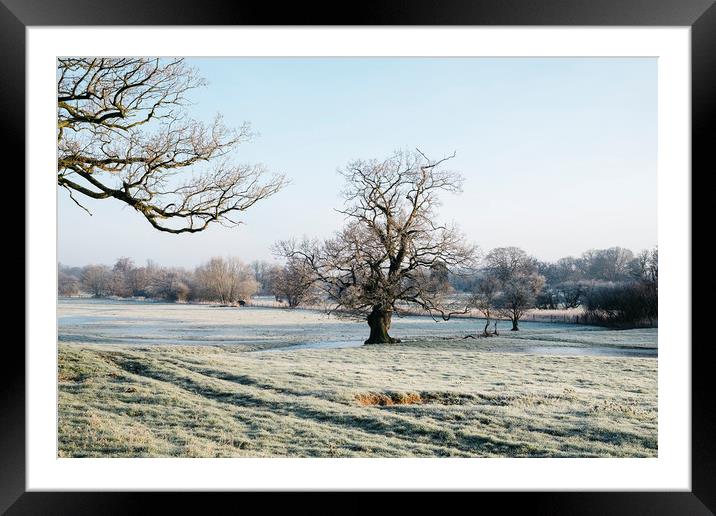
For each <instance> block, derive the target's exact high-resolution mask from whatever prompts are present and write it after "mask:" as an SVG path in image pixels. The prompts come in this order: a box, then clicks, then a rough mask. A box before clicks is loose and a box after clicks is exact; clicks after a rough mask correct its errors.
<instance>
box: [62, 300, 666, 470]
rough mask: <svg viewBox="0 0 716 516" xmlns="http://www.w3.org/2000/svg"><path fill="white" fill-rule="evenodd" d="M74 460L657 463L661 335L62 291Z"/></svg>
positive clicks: (67, 417) (68, 441) (69, 443)
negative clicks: (371, 328) (489, 331)
mask: <svg viewBox="0 0 716 516" xmlns="http://www.w3.org/2000/svg"><path fill="white" fill-rule="evenodd" d="M58 306H59V308H58V316H59V317H58V326H59V341H60V342H59V357H58V358H59V371H58V380H59V422H58V424H59V451H58V453H59V455H60V456H63V457H68V456H69V457H87V456H93V457H95V456H101V457H107V456H111V457H115V456H121V457H145V456H153V457H229V456H251V457H269V456H289V457H352V456H370V457H407V456H427V457H431V456H432V457H435V456H437V457H441V456H458V457H490V456H501V457H505V456H506V457H525V456H535V457H544V456H548V457H597V456H600V457H602V456H604V457H615V456H621V457H623V456H627V457H653V456H656V455H657V358H656V355H657V352H656V347H657V331H656V329H648V330H627V331H609V330H603V329H599V328H594V327H588V326H579V325H568V324H556V323H554V324H551V323H533V322H525V323H523V324H522V325H521V326H522V331H520V332H519V333H518V334H514V333H512V332H509V331H508V328H509V325H508V323H501V324H500V325H498V329H500V330H501V333H500V336H499V337H496V338H490V339H464V338H463V337H464V336H465V335H466V334H468V333H472V334H474V333H477V331H478V328H479V327H480V326H479V322H480V321H477V320H475V319H457V320H451V321H449V322H439V323H436V322H434V321H432V320H431V319H429V318H424V317H406V318H402V319H399V318H396V319H394V322H393V326H392V328H391V334H392V335H393V336H395V337H399V338H403V339H404V341H403V342H402V343H400V344H391V345H371V346H359V344H360V343H361V342H362V340H363V339H365V338H366V336H367V331H368V326H367V325H366V324H365V323H364V322H352V321H346V320H342V319H338V318H332V317H327V316H325V315H324V314H322V313H321V312H317V311H309V310H286V309H278V308H252V307H243V308H228V307H211V306H206V305H203V306H202V305H181V304H165V303H141V302H130V301H107V300H104V301H96V300H86V299H71V300H70V299H68V300H65V299H61V300H60V301H59V305H58Z"/></svg>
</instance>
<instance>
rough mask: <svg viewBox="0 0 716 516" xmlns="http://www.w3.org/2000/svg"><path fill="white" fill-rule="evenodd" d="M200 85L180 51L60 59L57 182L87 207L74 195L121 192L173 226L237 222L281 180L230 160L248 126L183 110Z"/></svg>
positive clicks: (152, 218) (158, 221)
mask: <svg viewBox="0 0 716 516" xmlns="http://www.w3.org/2000/svg"><path fill="white" fill-rule="evenodd" d="M204 84H205V81H204V80H203V79H201V78H199V77H198V76H197V73H196V71H195V70H194V69H192V68H190V67H188V66H186V64H185V63H184V62H183V60H182V59H171V60H166V59H158V58H157V59H149V58H66V59H58V61H57V118H58V121H57V142H58V149H59V152H58V160H57V183H58V185H59V186H61V187H63V188H65V189H66V190H67V191H68V192H69V195H70V197H71V198H72V199H73V200H74V201H75V203H77V204H78V205H79V206H81V207H83V208H84V206H82V204H81V203H80V201H79V200H78V199H77V198H76V197H75V194H80V196H85V197H89V198H91V199H109V198H113V199H117V200H119V201H121V202H124V203H126V204H128V205H129V206H131V207H132V208H134V209H135V210H137V211H138V212H139V213H141V214H142V215H143V216H144V217H145V218H146V219H147V221H149V223H150V224H151V225H152V226H153V227H155V228H156V229H158V230H160V231H166V232H169V233H193V232H197V231H202V230H203V229H205V228H206V227H207V226H208V225H209V224H210V223H212V222H219V223H221V224H224V225H235V224H238V221H237V220H236V219H235V218H234V216H235V215H237V214H238V213H239V212H242V211H244V210H246V209H248V208H249V207H251V206H252V205H254V204H255V203H256V202H257V201H260V200H262V199H265V198H266V197H269V196H271V195H273V194H274V193H276V192H277V191H278V190H279V189H280V188H281V187H282V186H283V185H284V183H285V180H284V178H283V176H278V175H274V176H272V177H270V178H265V175H266V174H265V171H264V169H263V167H261V166H257V165H232V164H231V163H230V161H229V159H228V158H229V154H230V153H231V152H232V151H233V150H234V149H235V148H236V147H237V146H238V145H239V144H240V143H242V142H245V141H246V140H248V139H249V138H250V137H251V136H252V133H251V131H250V128H249V126H248V125H246V124H244V125H243V126H241V127H240V128H239V129H237V130H232V129H229V128H227V127H226V126H225V125H224V124H223V123H222V121H221V118H220V117H218V116H217V118H216V119H215V120H214V121H213V122H212V123H211V124H208V125H207V124H204V123H201V122H198V121H195V120H192V119H190V118H189V117H188V116H187V113H186V109H185V106H186V104H187V98H186V94H187V93H188V92H189V91H190V90H192V89H194V88H197V87H199V86H203V85H204ZM85 209H86V208H85Z"/></svg>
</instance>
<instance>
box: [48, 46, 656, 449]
mask: <svg viewBox="0 0 716 516" xmlns="http://www.w3.org/2000/svg"><path fill="white" fill-rule="evenodd" d="M49 64H50V66H51V64H52V63H51V62H50V63H49ZM56 67H57V71H56V81H57V85H56V86H57V115H56V116H57V119H56V138H57V147H56V150H57V187H56V196H57V264H56V265H57V271H56V272H57V276H56V278H57V291H56V294H57V319H56V323H57V343H56V358H57V377H56V385H57V448H56V458H63V459H64V458H70V459H72V458H117V457H121V458H145V457H151V458H167V457H171V458H226V457H237V458H238V457H251V458H275V457H282V458H355V457H361V458H409V457H422V458H443V457H452V458H494V457H497V458H646V459H648V458H658V457H659V446H658V443H659V429H658V426H659V425H658V419H659V418H658V416H659V411H658V405H659V403H658V402H659V393H658V381H657V380H658V377H657V369H658V364H659V351H658V348H659V345H658V344H659V338H658V305H659V303H658V254H659V253H658V250H659V246H658V244H659V242H658V232H657V230H658V227H657V226H658V224H657V222H658V220H660V219H658V210H657V165H658V162H659V160H658V157H659V156H658V155H657V150H658V149H659V141H658V140H659V138H658V127H657V118H658V117H657V114H658V109H657V107H658V85H659V76H658V59H657V58H656V57H654V56H644V57H408V56H401V57H390V56H373V57H353V56H344V57H269V56H263V57H226V56H221V57H219V56H216V57H211V56H207V57H195V56H192V57H182V56H166V55H165V56H126V57H123V56H112V57H106V56H61V57H57V58H56ZM49 72H50V73H51V67H50V69H49ZM49 80H50V81H51V78H49ZM50 137H51V134H50ZM50 143H52V142H50ZM50 188H54V186H52V185H51V184H50ZM662 250H663V251H664V253H663V257H664V260H666V261H665V262H664V263H667V265H668V259H667V258H668V256H667V254H668V253H667V248H666V247H664V248H663V249H662ZM667 269H668V267H667ZM663 279H664V281H663V283H664V285H667V283H668V282H667V281H666V279H667V278H666V276H664V278H663ZM664 288H666V286H665V287H664ZM664 293H666V291H664ZM667 297H668V296H667ZM50 299H53V297H50ZM663 330H664V331H666V330H667V327H666V326H665V327H664V328H663ZM50 345H53V343H50ZM48 349H51V348H48Z"/></svg>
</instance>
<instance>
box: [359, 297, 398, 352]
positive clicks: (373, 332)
mask: <svg viewBox="0 0 716 516" xmlns="http://www.w3.org/2000/svg"><path fill="white" fill-rule="evenodd" d="M392 316H393V312H392V311H391V310H386V309H385V308H383V307H382V306H380V305H373V311H372V312H371V313H370V314H369V315H368V326H370V337H368V340H366V341H365V342H364V344H392V343H394V342H400V339H394V338H393V337H391V336H390V335H388V330H389V329H390V320H391V318H392Z"/></svg>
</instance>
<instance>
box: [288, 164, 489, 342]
mask: <svg viewBox="0 0 716 516" xmlns="http://www.w3.org/2000/svg"><path fill="white" fill-rule="evenodd" d="M450 157H452V156H450ZM450 157H447V158H443V159H440V160H437V161H433V160H430V159H428V158H427V157H426V156H425V155H424V154H423V153H422V152H420V151H416V152H396V153H395V154H394V155H392V156H391V157H389V158H388V159H386V160H383V161H376V160H373V161H363V160H358V161H354V162H352V163H350V164H349V165H348V166H347V167H346V168H345V169H343V170H341V171H340V173H341V175H342V176H343V177H344V178H345V180H346V187H345V190H344V191H343V196H344V199H345V204H344V207H343V208H342V209H339V210H338V211H339V212H340V213H342V214H343V215H344V216H345V217H346V219H347V220H346V225H345V227H344V228H343V229H342V230H340V231H339V232H338V233H337V234H336V236H335V237H334V238H332V239H329V240H326V241H325V242H322V243H320V242H316V241H313V242H311V241H308V240H304V241H303V242H301V243H298V242H296V241H284V242H280V243H279V244H278V252H279V253H280V254H282V255H283V256H286V257H289V258H300V259H302V260H303V261H304V263H306V264H307V265H308V266H309V267H310V268H311V269H312V270H313V272H314V273H315V274H316V277H317V278H318V279H319V281H320V284H321V285H322V286H323V288H324V289H325V291H326V293H327V294H328V296H329V298H330V299H331V300H333V301H334V302H335V305H336V309H339V310H343V311H347V312H348V313H352V314H354V315H361V316H367V321H368V325H369V326H370V336H369V338H368V339H367V340H366V341H365V342H366V344H372V343H391V342H398V340H397V339H393V338H392V337H390V335H389V334H388V330H389V329H390V325H391V320H392V315H393V313H394V312H399V311H400V310H401V309H402V308H403V307H405V306H406V305H410V304H412V305H417V306H419V307H421V308H423V309H424V310H426V311H427V312H429V313H431V314H433V315H440V316H441V317H442V318H443V319H445V320H447V319H449V318H450V316H451V315H453V314H454V313H458V311H457V308H456V307H454V306H451V305H450V304H449V303H448V302H447V299H446V296H445V291H444V288H443V286H444V285H443V283H442V281H441V280H440V274H432V275H431V271H433V270H434V268H435V267H437V266H438V264H440V267H442V266H444V267H445V268H446V269H447V270H448V271H449V272H450V271H452V270H459V269H461V268H466V267H470V266H472V263H473V257H474V254H475V248H474V246H472V245H468V244H466V243H465V242H464V239H463V237H462V235H461V234H460V233H459V232H458V230H457V229H456V228H455V227H454V226H448V225H441V224H439V223H438V222H436V216H437V213H436V208H437V207H438V206H439V198H438V195H439V194H440V193H441V192H459V191H460V190H461V185H462V177H461V176H460V175H459V174H457V173H455V172H451V171H447V170H444V169H443V164H444V163H445V162H446V161H447V160H448V159H450ZM453 310H455V311H453ZM466 312H467V309H466V308H464V309H463V310H461V311H460V312H459V313H466Z"/></svg>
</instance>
